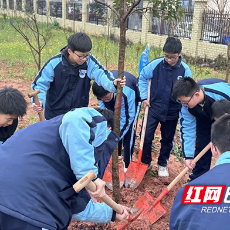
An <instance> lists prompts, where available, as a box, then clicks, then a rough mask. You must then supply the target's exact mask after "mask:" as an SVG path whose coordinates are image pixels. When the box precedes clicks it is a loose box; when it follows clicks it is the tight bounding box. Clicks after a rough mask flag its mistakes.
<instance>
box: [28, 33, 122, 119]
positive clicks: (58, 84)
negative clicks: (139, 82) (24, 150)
mask: <svg viewBox="0 0 230 230" xmlns="http://www.w3.org/2000/svg"><path fill="white" fill-rule="evenodd" d="M91 49H92V42H91V39H90V38H89V36H88V35H86V34H85V33H75V34H73V35H71V36H70V37H69V39H68V44H67V46H66V47H64V48H63V49H62V50H61V53H60V54H58V55H56V56H54V57H52V58H51V59H50V60H49V61H47V62H46V64H45V65H44V66H43V67H42V69H41V70H40V71H39V72H38V74H37V77H36V78H35V80H34V81H33V83H32V88H33V89H34V90H37V89H40V91H41V93H39V94H38V98H39V101H40V105H35V104H34V103H33V104H32V105H33V109H34V110H35V111H36V112H38V113H39V112H41V111H42V109H45V118H46V120H48V119H51V118H53V117H55V116H57V115H61V114H64V113H66V112H68V111H70V110H71V109H73V108H81V107H87V106H88V104H89V91H90V81H91V80H92V79H94V80H95V81H96V82H97V83H98V84H99V85H101V86H103V87H104V88H105V89H106V90H108V91H109V92H116V86H117V82H118V81H120V79H114V77H113V74H112V73H111V72H109V71H108V70H106V69H105V68H104V67H103V66H102V65H101V64H100V63H99V62H98V60H97V59H96V58H95V57H94V56H93V55H92V54H91V53H90V51H91ZM121 85H122V86H124V85H125V79H124V80H123V81H121ZM32 102H33V99H32Z"/></svg>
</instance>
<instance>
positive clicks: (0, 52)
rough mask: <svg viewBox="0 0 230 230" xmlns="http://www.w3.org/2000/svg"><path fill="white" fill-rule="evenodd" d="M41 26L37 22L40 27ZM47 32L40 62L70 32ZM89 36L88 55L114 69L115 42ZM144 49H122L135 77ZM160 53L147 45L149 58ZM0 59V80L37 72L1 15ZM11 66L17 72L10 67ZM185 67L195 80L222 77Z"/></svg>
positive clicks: (27, 76) (20, 40)
mask: <svg viewBox="0 0 230 230" xmlns="http://www.w3.org/2000/svg"><path fill="white" fill-rule="evenodd" d="M44 25H45V24H41V25H40V26H44ZM50 33H52V39H51V40H50V41H49V42H48V44H47V46H46V47H45V48H44V50H43V51H42V65H43V64H44V63H45V62H46V61H47V60H49V58H51V57H52V56H54V55H56V54H58V53H59V51H60V49H61V48H63V47H64V46H66V43H67V40H66V38H67V37H68V36H69V35H70V34H71V33H70V32H68V33H67V34H66V33H64V32H63V31H62V30H60V29H52V30H51V31H50ZM91 39H92V43H93V49H92V54H93V55H94V56H96V57H97V59H98V60H99V61H100V62H101V64H102V65H104V66H107V68H108V69H117V63H118V52H119V44H118V43H117V42H115V41H111V40H108V39H105V38H101V37H94V36H91ZM144 48H145V45H142V44H135V45H132V44H130V45H127V48H126V56H125V70H126V71H128V72H130V73H132V74H134V75H135V76H138V66H139V59H140V56H141V53H142V51H143V50H144ZM162 55H163V52H162V49H161V48H160V47H151V49H150V55H149V60H152V59H154V58H157V57H159V56H162ZM0 62H3V63H4V68H10V69H11V70H10V71H8V72H7V73H6V72H4V71H3V70H2V69H1V68H0V72H1V76H0V78H1V79H4V78H13V77H14V75H15V77H21V78H24V79H27V80H30V81H32V80H33V79H34V77H35V76H36V74H37V72H38V70H37V67H36V65H35V63H34V60H33V57H32V54H31V52H30V48H29V46H28V45H27V43H26V42H25V40H24V39H23V38H22V37H21V35H20V34H18V33H17V32H16V31H15V30H14V29H13V28H12V27H11V25H10V24H9V22H4V20H3V18H2V17H0ZM5 64H6V65H5ZM15 66H16V67H17V68H16V69H17V71H15V69H14V68H15ZM189 66H190V68H191V71H192V73H193V77H194V78H195V79H196V80H198V79H199V80H200V79H204V78H211V77H216V78H224V73H223V72H222V73H221V72H216V71H214V70H213V69H210V68H200V67H198V66H194V65H189ZM3 75H4V76H3Z"/></svg>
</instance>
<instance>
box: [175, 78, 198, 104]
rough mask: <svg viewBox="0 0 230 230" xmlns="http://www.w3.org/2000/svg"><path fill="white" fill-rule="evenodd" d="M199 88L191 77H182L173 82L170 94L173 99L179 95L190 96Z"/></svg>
mask: <svg viewBox="0 0 230 230" xmlns="http://www.w3.org/2000/svg"><path fill="white" fill-rule="evenodd" d="M199 90H200V86H199V85H198V84H197V83H196V82H195V81H194V80H193V79H192V78H191V77H182V78H181V79H179V80H177V81H176V83H175V84H174V86H173V92H172V96H173V98H174V99H175V100H176V99H178V98H179V97H181V96H184V97H191V96H192V95H193V94H194V93H195V92H199Z"/></svg>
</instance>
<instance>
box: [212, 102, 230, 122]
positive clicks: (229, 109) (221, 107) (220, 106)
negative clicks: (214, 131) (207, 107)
mask: <svg viewBox="0 0 230 230" xmlns="http://www.w3.org/2000/svg"><path fill="white" fill-rule="evenodd" d="M211 109H212V117H213V119H214V120H215V121H216V120H217V119H219V118H220V117H222V116H223V115H226V114H228V113H230V101H229V100H226V99H222V100H220V101H215V102H214V103H213V104H212V107H211Z"/></svg>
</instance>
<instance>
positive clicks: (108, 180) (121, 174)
mask: <svg viewBox="0 0 230 230" xmlns="http://www.w3.org/2000/svg"><path fill="white" fill-rule="evenodd" d="M118 167H119V180H120V188H121V187H122V186H123V185H124V182H125V172H124V164H123V162H119V163H118ZM103 180H104V181H105V183H106V187H107V188H108V189H110V190H113V179H112V161H110V163H109V164H108V166H107V168H106V169H105V173H104V177H103Z"/></svg>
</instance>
